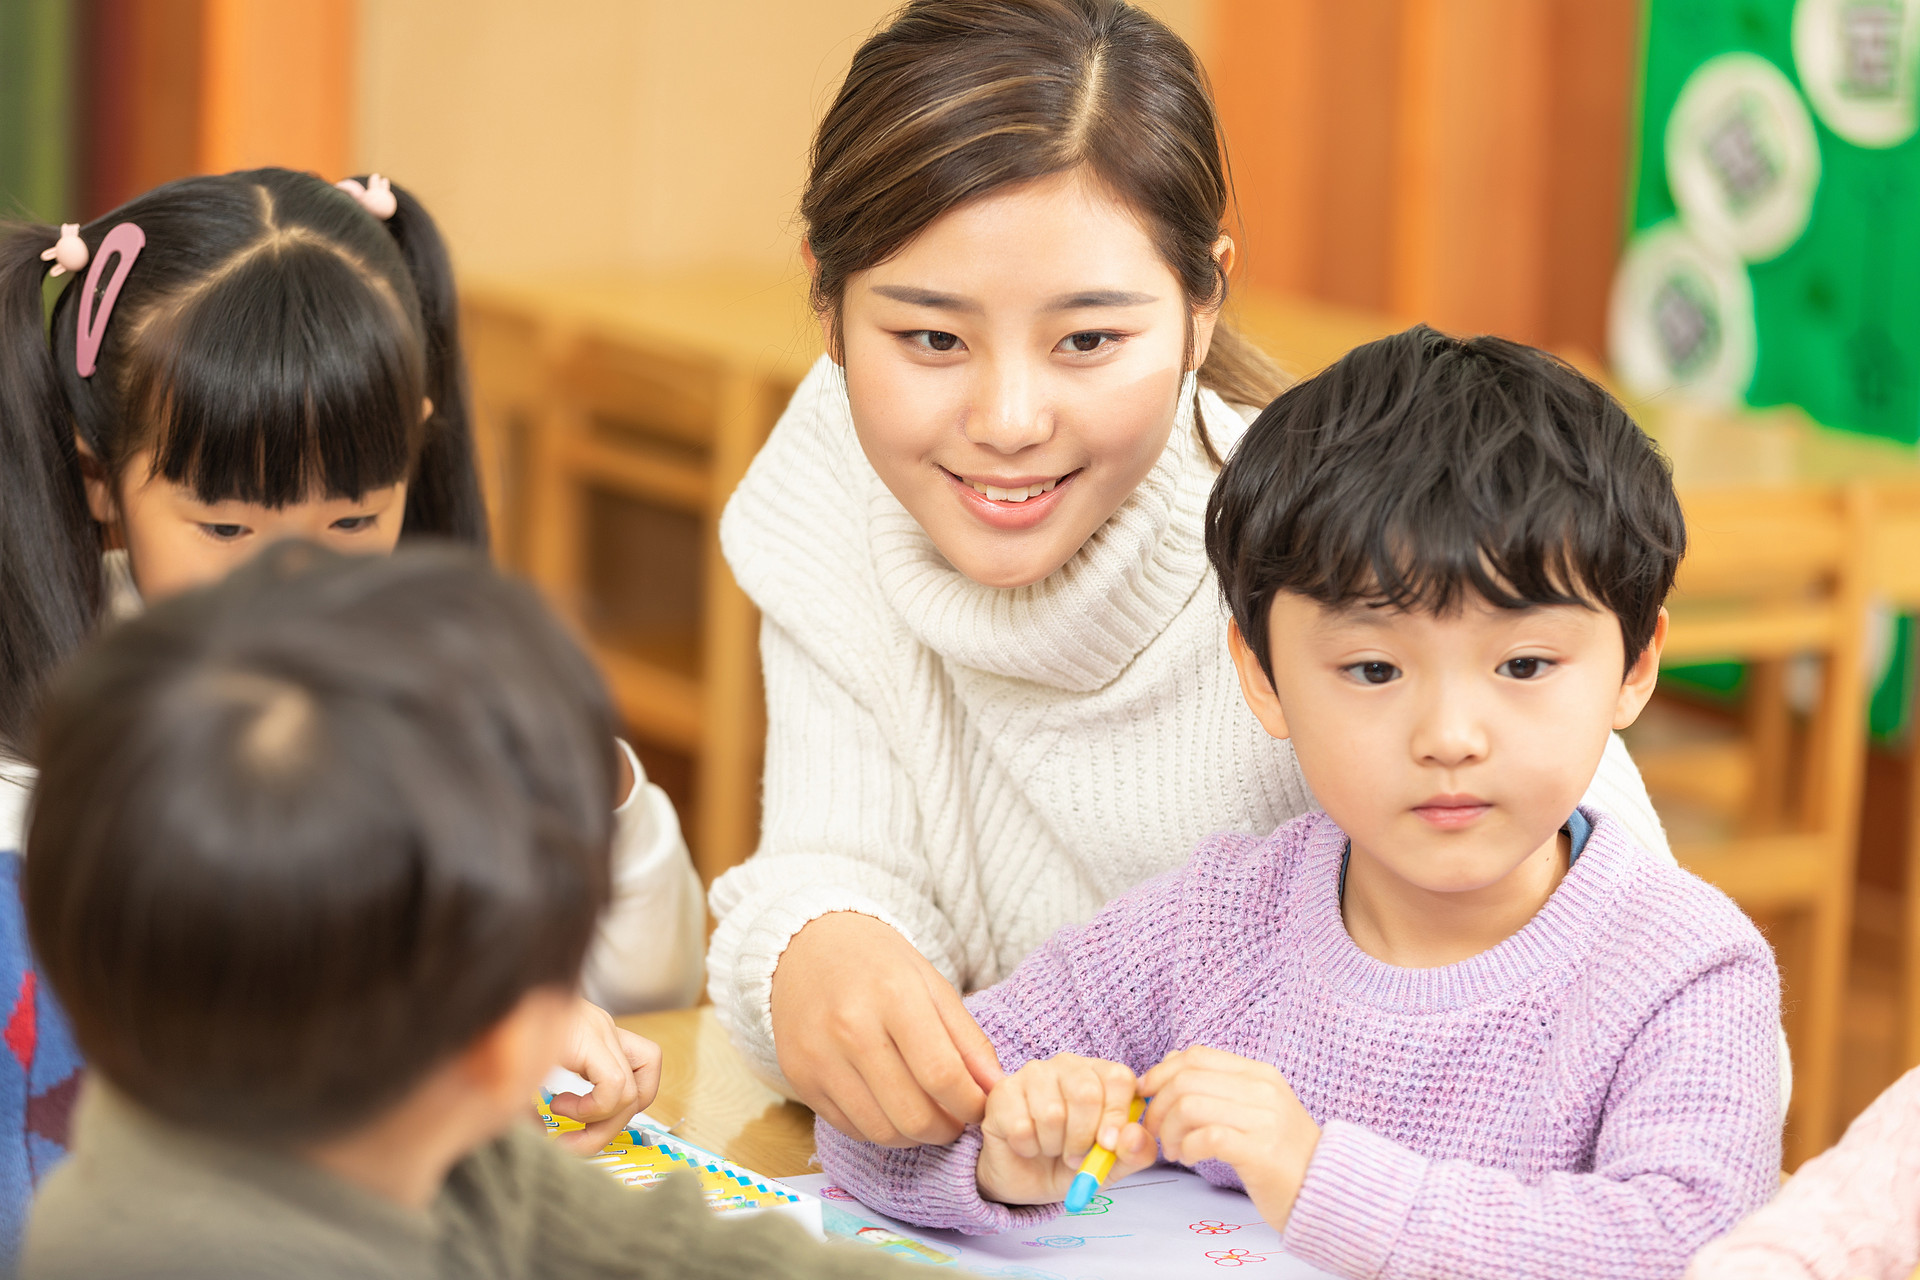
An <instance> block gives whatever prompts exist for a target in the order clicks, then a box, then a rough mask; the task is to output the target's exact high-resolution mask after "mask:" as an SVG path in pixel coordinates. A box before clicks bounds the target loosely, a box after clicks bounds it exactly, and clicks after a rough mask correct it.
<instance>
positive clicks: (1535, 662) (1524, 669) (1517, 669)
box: [1499, 658, 1553, 680]
mask: <svg viewBox="0 0 1920 1280" xmlns="http://www.w3.org/2000/svg"><path fill="white" fill-rule="evenodd" d="M1551 665H1553V664H1552V663H1550V662H1548V661H1547V660H1546V659H1545V658H1508V659H1507V660H1506V661H1505V662H1503V663H1501V664H1500V666H1499V671H1500V674H1501V675H1503V676H1510V677H1511V678H1513V679H1515V680H1531V679H1533V678H1534V677H1535V676H1537V675H1539V674H1540V673H1541V672H1542V671H1545V670H1546V669H1547V668H1548V667H1549V666H1551Z"/></svg>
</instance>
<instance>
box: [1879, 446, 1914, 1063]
mask: <svg viewBox="0 0 1920 1280" xmlns="http://www.w3.org/2000/svg"><path fill="white" fill-rule="evenodd" d="M1873 517H1874V518H1873V553H1874V554H1873V565H1874V572H1873V592H1874V594H1875V595H1877V596H1881V597H1882V598H1884V600H1885V602H1886V603H1887V604H1888V605H1890V606H1892V608H1893V609H1894V610H1895V611H1896V612H1900V613H1920V480H1913V479H1905V480H1900V481H1890V482H1889V481H1882V482H1878V483H1876V484H1874V486H1873ZM1912 696H1913V701H1912V703H1911V705H1910V706H1909V708H1908V718H1907V762H1908V763H1907V770H1908V772H1907V806H1908V808H1907V849H1906V854H1907V857H1906V863H1907V900H1906V928H1905V934H1906V937H1905V940H1904V947H1903V949H1904V951H1905V963H1904V964H1903V965H1902V966H1901V967H1902V969H1903V970H1904V974H1903V983H1902V985H1903V986H1904V987H1905V991H1904V992H1903V996H1904V1000H1903V1002H1902V1003H1903V1006H1904V1008H1903V1010H1902V1012H1903V1014H1904V1017H1903V1023H1904V1026H1903V1028H1902V1031H1903V1035H1902V1046H1901V1054H1900V1065H1901V1066H1902V1067H1903V1068H1905V1067H1912V1066H1915V1065H1920V803H1916V800H1920V680H1916V681H1915V682H1914V689H1913V695H1912Z"/></svg>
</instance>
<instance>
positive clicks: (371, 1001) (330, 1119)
mask: <svg viewBox="0 0 1920 1280" xmlns="http://www.w3.org/2000/svg"><path fill="white" fill-rule="evenodd" d="M613 735H614V725H613V716H612V712H611V711H610V709H609V707H608V704H607V700H606V696H605V694H604V692H603V691H602V689H601V686H600V681H599V678H598V677H597V676H596V675H595V674H594V671H593V667H592V665H591V664H590V663H589V662H588V661H587V659H586V657H585V656H584V655H583V654H582V653H581V652H580V650H579V648H578V646H576V645H575V644H574V643H573V642H572V641H571V640H569V639H568V638H567V636H566V633H565V632H564V631H563V630H562V629H561V627H560V626H559V625H558V624H557V623H556V622H555V621H554V620H553V619H552V617H551V616H550V615H549V614H548V613H547V611H546V610H545V609H544V608H543V607H542V606H541V604H540V602H539V600H538V599H537V598H536V597H535V596H534V594H533V592H532V591H530V590H529V589H527V588H526V587H524V586H521V585H518V584H515V583H512V582H509V581H507V580H505V579H503V578H501V577H499V576H498V575H496V574H495V573H494V572H493V571H492V570H491V569H489V568H488V567H487V564H486V562H485V560H484V559H483V558H482V557H481V556H480V555H479V554H478V553H477V552H473V551H466V550H459V549H456V548H453V547H451V546H442V547H422V546H419V545H418V544H416V545H415V546H414V547H413V548H411V549H408V548H402V550H401V551H400V552H398V553H397V554H396V555H393V556H391V557H388V556H368V557H343V556H337V555H332V554H329V553H327V552H324V551H321V550H319V549H318V548H315V547H311V546H306V545H304V544H299V543H287V544H282V545H281V546H278V547H270V548H268V549H267V551H266V552H264V553H263V554H262V555H260V556H258V557H257V558H255V559H254V560H253V561H251V562H250V563H248V564H246V565H244V566H242V567H241V568H240V569H238V570H237V571H235V573H234V574H232V575H231V576H230V577H228V578H227V579H226V580H224V581H223V582H220V583H218V584H216V585H214V586H211V587H206V588H203V589H200V590H198V591H192V592H188V593H185V594H183V595H180V596H176V597H174V598H172V599H169V600H166V601H163V602H161V603H160V604H157V605H155V606H154V607H153V608H152V609H150V610H148V611H147V612H146V613H145V614H144V615H142V616H141V617H139V618H136V619H134V620H132V621H130V622H127V623H124V624H121V625H119V626H116V627H114V628H112V629H110V630H109V631H108V632H106V633H105V634H104V635H103V636H101V637H100V638H99V639H98V640H96V641H95V642H94V644H93V645H92V647H91V648H89V649H87V650H85V651H84V652H83V653H82V654H81V655H80V656H79V657H78V658H77V659H76V660H75V662H74V663H73V664H72V666H71V667H70V668H69V669H68V671H67V672H66V673H65V674H64V675H63V676H62V677H61V678H60V679H59V680H58V681H57V682H56V684H55V685H54V688H53V690H52V693H51V695H50V697H49V699H48V703H47V709H46V713H45V717H44V723H43V726H42V736H41V739H40V752H39V758H40V760H41V762H42V764H41V774H40V782H39V787H38V789H37V790H36V792H35V794H34V798H33V817H32V826H31V838H30V840H29V847H31V848H32V850H33V856H32V857H31V858H29V859H28V860H27V865H26V868H25V872H24V879H25V888H24V893H25V898H26V914H27V924H28V928H29V931H30V933H31V936H32V939H33V948H34V951H35V953H36V954H37V955H38V956H39V957H40V960H41V963H42V967H43V971H44V972H45V974H46V977H47V979H48V981H50V982H51V983H52V985H53V988H54V991H55V992H56V993H57V994H58V995H59V997H60V1001H61V1003H62V1004H63V1005H65V1007H66V1009H67V1011H68V1014H69V1015H70V1017H71V1019H72V1023H73V1029H74V1036H75V1039H76V1040H77V1041H78V1043H79V1045H80V1049H81V1052H82V1053H83V1054H84V1055H85V1057H86V1059H87V1061H88V1063H89V1065H90V1066H91V1067H92V1068H93V1069H94V1070H97V1071H99V1072H100V1073H101V1074H102V1075H103V1076H105V1077H106V1079H107V1080H109V1081H111V1082H112V1083H113V1085H114V1086H115V1087H116V1088H118V1089H119V1090H121V1091H122V1092H123V1093H125V1094H127V1095H128V1096H129V1097H131V1098H133V1099H134V1100H135V1101H136V1102H138V1103H139V1104H140V1105H142V1106H143V1107H146V1108H147V1109H149V1110H150V1111H152V1112H154V1113H156V1114H158V1115H161V1116H164V1117H166V1118H168V1119H170V1120H173V1121H174V1122H176V1123H179V1124H183V1125H186V1126H188V1127H191V1128H194V1129H198V1130H203V1131H211V1132H219V1133H224V1134H227V1135H229V1136H234V1137H240V1138H244V1139H246V1140H249V1141H258V1142H276V1141H281V1140H285V1139H290V1138H292V1137H294V1136H296V1135H304V1136H305V1137H307V1138H309V1139H317V1138H322V1137H325V1136H328V1135H330V1134H336V1133H342V1132H347V1131H350V1130H351V1129H353V1128H355V1127H358V1126H359V1125H360V1124H362V1123H364V1122H366V1121H368V1120H371V1119H373V1118H374V1117H376V1116H378V1115H379V1114H380V1113H381V1112H383V1111H384V1110H385V1109H387V1108H388V1107H390V1106H391V1105H392V1104H394V1103H395V1102H397V1101H398V1100H400V1099H401V1098H403V1097H404V1096H405V1095H406V1094H407V1093H408V1092H409V1091H410V1090H411V1089H412V1088H413V1087H414V1086H415V1085H416V1084H417V1083H418V1082H419V1081H420V1080H421V1079H422V1078H423V1077H424V1075H425V1074H426V1073H427V1072H428V1071H430V1070H432V1069H433V1068H434V1067H435V1066H436V1065H438V1064H439V1063H441V1062H443V1061H444V1060H445V1059H446V1058H448V1057H449V1056H450V1055H452V1054H455V1053H457V1052H459V1051H460V1050H461V1049H462V1048H464V1047H466V1046H467V1045H469V1044H471V1043H472V1042H473V1040H474V1038H475V1037H477V1036H478V1035H480V1034H481V1033H482V1032H484V1031H485V1030H486V1029H487V1028H489V1027H491V1026H493V1025H494V1024H495V1023H497V1022H498V1021H499V1020H500V1018H502V1017H503V1016H505V1015H506V1014H507V1013H508V1012H509V1011H510V1010H511V1009H512V1008H513V1006H514V1005H515V1004H516V1003H517V1002H518V1001H519V1000H520V998H521V997H522V996H523V995H524V994H525V993H526V992H527V991H529V990H531V989H533V988H535V987H540V986H548V985H553V986H562V987H565V986H571V985H572V984H573V983H574V982H575V981H576V979H577V978H578V975H579V971H580V964H581V960H582V957H583V956H584V954H585V952H586V947H587V944H588V941H589V939H590V938H591V937H592V935H593V929H594V923H595V920H596V919H597V917H598V915H599V913H600V910H601V907H602V906H603V905H604V904H605V902H606V900H607V896H608V892H609V867H608V847H609V841H610V839H611V834H612V822H613V818H612V811H611V809H610V807H609V805H608V803H607V798H608V797H609V796H610V795H612V794H613V787H614V771H615V763H614V760H615V757H614V751H615V747H614V739H613Z"/></svg>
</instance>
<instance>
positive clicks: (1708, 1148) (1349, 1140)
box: [1285, 953, 1780, 1280]
mask: <svg viewBox="0 0 1920 1280" xmlns="http://www.w3.org/2000/svg"><path fill="white" fill-rule="evenodd" d="M1770 970H1771V965H1770V964H1769V963H1768V962H1767V960H1766V958H1765V957H1763V956H1760V955H1750V954H1744V953H1742V954H1740V955H1737V956H1735V957H1731V958H1728V959H1726V960H1724V961H1723V962H1721V963H1719V964H1717V965H1715V966H1713V967H1711V968H1708V969H1706V970H1705V971H1704V972H1702V973H1701V974H1699V975H1698V976H1696V977H1695V978H1694V979H1693V980H1692V981H1691V982H1689V983H1688V984H1687V985H1686V986H1684V987H1682V988H1681V989H1680V990H1679V991H1677V992H1676V993H1675V994H1674V995H1673V996H1672V997H1671V998H1670V999H1668V1000H1667V1001H1666V1002H1665V1003H1664V1004H1663V1005H1662V1006H1661V1007H1660V1008H1659V1009H1658V1010H1657V1011H1656V1012H1655V1013H1654V1014H1653V1015H1652V1016H1651V1017H1650V1018H1649V1019H1648V1021H1647V1022H1646V1024H1645V1025H1644V1026H1643V1027H1642V1029H1641V1030H1640V1032H1639V1034H1638V1035H1637V1036H1636V1037H1635V1038H1634V1040H1633V1043H1632V1044H1631V1045H1630V1046H1629V1048H1628V1050H1627V1052H1626V1054H1625V1055H1624V1056H1623V1057H1622V1059H1621V1060H1620V1064H1619V1068H1618V1070H1617V1071H1616V1072H1615V1074H1614V1079H1613V1084H1612V1088H1611V1090H1610V1091H1609V1093H1608V1095H1607V1104H1606V1110H1605V1114H1604V1116H1603V1118H1602V1120H1601V1125H1600V1130H1599V1135H1598V1139H1597V1141H1596V1144H1595V1150H1594V1156H1593V1169H1592V1172H1590V1173H1573V1172H1557V1173H1547V1174H1545V1175H1543V1176H1539V1177H1537V1178H1533V1179H1528V1178H1522V1177H1520V1176H1517V1175H1515V1174H1513V1173H1510V1172H1507V1171H1505V1170H1500V1169H1493V1168H1488V1167H1485V1166H1482V1165H1476V1164H1471V1163H1468V1162H1466V1161H1463V1160H1430V1159H1427V1158H1425V1157H1423V1156H1421V1155H1419V1154H1417V1153H1415V1152H1413V1151H1411V1150H1409V1149H1407V1148H1406V1147H1404V1146H1401V1145H1400V1144H1398V1143H1396V1142H1394V1141H1391V1140H1390V1139H1388V1138H1386V1137H1383V1136H1381V1135H1380V1134H1377V1133H1375V1132H1373V1131H1371V1130H1369V1129H1365V1128H1362V1127H1360V1126H1358V1125H1353V1124H1348V1123H1344V1122H1341V1121H1333V1122H1330V1123H1328V1125H1327V1126H1326V1128H1325V1129H1324V1130H1323V1131H1322V1134H1321V1138H1320V1145H1319V1147H1318V1148H1317V1149H1316V1151H1315V1152H1314V1157H1313V1161H1312V1163H1311V1164H1310V1165H1309V1166H1308V1168H1307V1177H1306V1181H1305V1183H1304V1184H1303V1185H1302V1187H1301V1190H1300V1197H1299V1199H1298V1200H1297V1201H1296V1202H1295V1204H1294V1208H1293V1216H1292V1217H1291V1218H1290V1219H1289V1221H1288V1223H1287V1229H1286V1234H1285V1242H1286V1246H1287V1248H1288V1250H1289V1251H1291V1252H1292V1253H1293V1254H1294V1255H1295V1256H1297V1257H1299V1258H1301V1259H1302V1260H1304V1261H1306V1262H1310V1263H1312V1264H1313V1265H1315V1266H1318V1267H1322V1268H1325V1269H1327V1270H1329V1271H1333V1272H1335V1273H1336V1274H1339V1275H1343V1276H1350V1277H1369V1278H1371V1277H1381V1278H1382V1280H1397V1278H1399V1277H1409V1278H1410V1277H1414V1276H1432V1275H1445V1276H1450V1277H1459V1278H1461V1280H1470V1278H1474V1277H1488V1278H1489V1280H1491V1278H1492V1277H1500V1278H1501V1280H1514V1278H1516V1277H1539V1278H1541V1280H1584V1278H1586V1277H1594V1278H1596V1280H1597V1278H1598V1277H1603V1276H1604V1277H1612V1278H1614V1280H1620V1278H1623V1277H1625V1278H1640V1280H1656V1278H1658V1280H1671V1277H1675V1276H1679V1275H1680V1274H1681V1272H1682V1271H1683V1270H1684V1269H1685V1268H1686V1265H1687V1260H1688V1258H1690V1257H1691V1256H1692V1255H1693V1253H1694V1251H1695V1250H1696V1249H1698V1248H1699V1247H1700V1246H1701V1245H1703V1244H1705V1243H1706V1242H1707V1241H1709V1240H1711V1239H1713V1238H1714V1237H1715V1236H1718V1235H1720V1234H1721V1233H1723V1232H1725V1231H1726V1230H1727V1229H1728V1228H1729V1227H1731V1226H1732V1225H1733V1224H1734V1223H1735V1222H1736V1221H1738V1220H1739V1219H1740V1217H1741V1216H1742V1215H1744V1214H1746V1213H1748V1212H1750V1211H1751V1210H1752V1209H1753V1208H1755V1207H1756V1206H1758V1205H1759V1204H1761V1203H1763V1202H1764V1201H1765V1200H1766V1198H1767V1196H1768V1194H1769V1193H1770V1192H1771V1191H1772V1189H1773V1188H1774V1187H1775V1186H1776V1185H1777V1184H1778V1179H1779V1169H1780V1126H1779V1113H1778V1111H1777V1109H1776V1093H1775V1081H1776V1072H1777V1071H1778V1066H1777V1064H1776V1062H1775V1054H1776V1045H1777V1041H1776V1039H1775V1036H1774V1026H1775V1018H1776V1010H1777V1008H1778V1000H1779V988H1778V985H1777V980H1776V979H1775V978H1774V977H1773V975H1772V973H1771V972H1770ZM1490 1122H1491V1121H1490Z"/></svg>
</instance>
